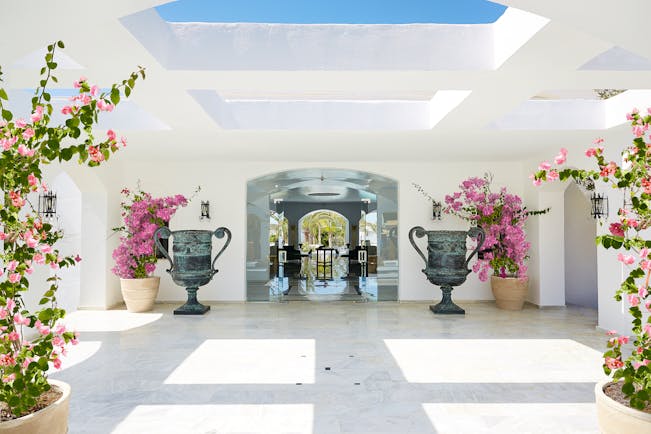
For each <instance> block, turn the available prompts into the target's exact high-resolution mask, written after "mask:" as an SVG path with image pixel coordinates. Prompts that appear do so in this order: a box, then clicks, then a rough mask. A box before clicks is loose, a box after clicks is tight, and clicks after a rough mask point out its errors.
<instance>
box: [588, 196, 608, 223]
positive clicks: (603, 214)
mask: <svg viewBox="0 0 651 434" xmlns="http://www.w3.org/2000/svg"><path fill="white" fill-rule="evenodd" d="M590 205H591V209H590V215H592V217H593V218H595V219H601V218H604V219H606V218H608V196H606V195H605V194H604V193H592V195H591V196H590Z"/></svg>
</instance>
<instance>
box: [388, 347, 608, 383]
mask: <svg viewBox="0 0 651 434" xmlns="http://www.w3.org/2000/svg"><path fill="white" fill-rule="evenodd" d="M384 342H385V344H386V346H387V347H388V348H389V351H390V352H391V354H392V355H393V357H394V359H395V360H396V362H397V364H398V365H399V367H400V369H401V370H402V372H403V374H404V376H405V378H406V379H407V381H409V382H410V383H564V382H566V383H581V382H596V381H598V380H600V379H602V378H603V377H604V374H603V371H602V370H601V353H599V352H598V351H596V350H593V349H592V348H589V347H587V346H585V345H583V344H580V343H578V342H576V341H574V340H571V339H385V340H384Z"/></svg>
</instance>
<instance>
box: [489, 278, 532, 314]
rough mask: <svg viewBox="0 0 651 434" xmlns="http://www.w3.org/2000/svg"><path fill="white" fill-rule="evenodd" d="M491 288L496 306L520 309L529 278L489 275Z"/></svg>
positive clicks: (505, 308) (506, 308)
mask: <svg viewBox="0 0 651 434" xmlns="http://www.w3.org/2000/svg"><path fill="white" fill-rule="evenodd" d="M491 289H492V290H493V296H494V297H495V303H496V304H497V307H498V308H500V309H504V310H521V309H522V306H524V299H525V298H526V297H527V292H528V289H529V278H528V277H498V276H491Z"/></svg>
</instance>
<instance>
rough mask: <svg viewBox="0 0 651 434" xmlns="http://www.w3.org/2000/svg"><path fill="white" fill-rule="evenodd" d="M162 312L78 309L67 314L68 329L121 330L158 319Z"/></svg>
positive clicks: (90, 330)
mask: <svg viewBox="0 0 651 434" xmlns="http://www.w3.org/2000/svg"><path fill="white" fill-rule="evenodd" d="M162 316H163V314H162V313H131V312H127V311H126V310H78V311H75V312H72V313H70V314H68V315H66V318H65V320H64V321H63V322H64V323H65V324H66V325H67V327H68V329H70V330H76V331H78V332H121V331H125V330H130V329H133V328H136V327H142V326H144V325H147V324H150V323H153V322H154V321H158V320H159V319H160V318H161V317H162Z"/></svg>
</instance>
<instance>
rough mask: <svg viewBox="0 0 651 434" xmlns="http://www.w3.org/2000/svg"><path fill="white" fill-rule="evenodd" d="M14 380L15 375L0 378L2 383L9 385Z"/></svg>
mask: <svg viewBox="0 0 651 434" xmlns="http://www.w3.org/2000/svg"><path fill="white" fill-rule="evenodd" d="M15 379H16V374H9V375H6V376H4V377H2V382H3V383H11V382H12V381H14V380H15Z"/></svg>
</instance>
